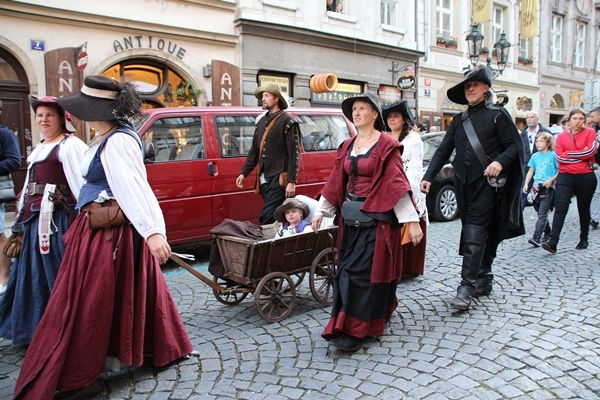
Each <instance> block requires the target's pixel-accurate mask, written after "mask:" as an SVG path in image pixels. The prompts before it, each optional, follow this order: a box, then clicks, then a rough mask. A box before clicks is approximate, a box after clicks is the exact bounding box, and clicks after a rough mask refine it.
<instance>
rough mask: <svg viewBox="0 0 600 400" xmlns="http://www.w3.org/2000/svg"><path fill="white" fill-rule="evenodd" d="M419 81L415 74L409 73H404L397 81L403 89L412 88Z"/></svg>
mask: <svg viewBox="0 0 600 400" xmlns="http://www.w3.org/2000/svg"><path fill="white" fill-rule="evenodd" d="M416 82H417V80H416V79H415V76H414V75H413V74H410V73H407V74H404V75H402V76H401V77H400V78H399V79H398V82H397V83H396V84H397V85H398V87H399V88H400V89H402V90H408V89H412V88H413V87H414V86H415V83H416Z"/></svg>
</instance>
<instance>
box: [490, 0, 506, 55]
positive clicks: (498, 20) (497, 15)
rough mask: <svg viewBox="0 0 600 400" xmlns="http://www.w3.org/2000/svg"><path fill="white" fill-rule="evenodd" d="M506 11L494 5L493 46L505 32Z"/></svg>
mask: <svg viewBox="0 0 600 400" xmlns="http://www.w3.org/2000/svg"><path fill="white" fill-rule="evenodd" d="M504 12H505V9H504V8H501V7H494V10H493V12H492V43H491V44H492V46H493V44H494V43H496V42H497V41H498V40H500V34H501V33H502V32H504Z"/></svg>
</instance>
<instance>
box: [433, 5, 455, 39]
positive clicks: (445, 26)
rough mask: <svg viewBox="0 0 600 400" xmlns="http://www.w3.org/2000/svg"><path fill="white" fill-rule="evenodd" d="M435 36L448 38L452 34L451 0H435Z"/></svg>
mask: <svg viewBox="0 0 600 400" xmlns="http://www.w3.org/2000/svg"><path fill="white" fill-rule="evenodd" d="M435 19H436V36H437V37H443V38H444V39H446V40H448V39H450V35H451V34H452V0H437V3H436V8H435Z"/></svg>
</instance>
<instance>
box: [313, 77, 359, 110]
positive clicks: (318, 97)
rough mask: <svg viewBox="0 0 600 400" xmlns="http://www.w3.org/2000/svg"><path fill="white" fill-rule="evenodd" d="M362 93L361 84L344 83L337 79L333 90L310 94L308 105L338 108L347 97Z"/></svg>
mask: <svg viewBox="0 0 600 400" xmlns="http://www.w3.org/2000/svg"><path fill="white" fill-rule="evenodd" d="M362 92H363V84H362V83H356V82H351V81H344V80H340V79H339V78H338V84H337V86H336V88H335V90H333V91H331V92H325V93H315V92H313V91H311V92H310V103H311V104H312V105H323V106H325V105H327V106H338V105H340V104H342V101H344V100H346V99H347V98H349V97H355V96H358V95H359V94H361V93H362Z"/></svg>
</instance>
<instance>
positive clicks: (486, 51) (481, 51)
mask: <svg viewBox="0 0 600 400" xmlns="http://www.w3.org/2000/svg"><path fill="white" fill-rule="evenodd" d="M489 52H490V50H489V49H488V48H487V47H485V46H483V47H482V48H481V49H479V55H480V56H482V57H487V56H488V54H489Z"/></svg>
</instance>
